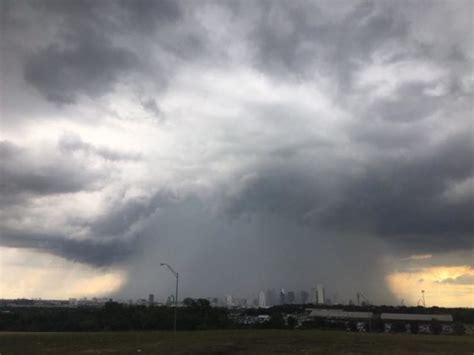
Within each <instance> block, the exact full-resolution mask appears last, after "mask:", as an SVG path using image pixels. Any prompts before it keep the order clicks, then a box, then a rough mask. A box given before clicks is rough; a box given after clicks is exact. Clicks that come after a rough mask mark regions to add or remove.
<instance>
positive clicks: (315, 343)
mask: <svg viewBox="0 0 474 355" xmlns="http://www.w3.org/2000/svg"><path fill="white" fill-rule="evenodd" d="M173 353H175V354H450V355H451V354H469V355H471V354H473V353H474V337H473V336H431V335H410V334H403V335H395V334H361V333H347V332H334V331H317V330H303V331H301V330H300V331H297V330H296V331H290V330H254V331H250V330H222V331H201V332H179V333H178V334H177V335H176V338H175V337H174V336H173V334H172V333H167V332H103V333H8V332H5V333H0V354H1V355H13V354H25V355H29V354H57V355H67V354H173Z"/></svg>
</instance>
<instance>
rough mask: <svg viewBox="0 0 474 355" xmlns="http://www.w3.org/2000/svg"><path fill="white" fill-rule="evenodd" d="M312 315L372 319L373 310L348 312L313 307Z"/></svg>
mask: <svg viewBox="0 0 474 355" xmlns="http://www.w3.org/2000/svg"><path fill="white" fill-rule="evenodd" d="M309 316H310V317H318V318H339V319H370V318H372V312H346V311H344V310H342V309H312V310H311V313H310V314H309Z"/></svg>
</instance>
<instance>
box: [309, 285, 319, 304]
mask: <svg viewBox="0 0 474 355" xmlns="http://www.w3.org/2000/svg"><path fill="white" fill-rule="evenodd" d="M309 301H310V302H311V303H312V304H317V303H318V289H317V288H316V287H313V288H311V294H310V297H309Z"/></svg>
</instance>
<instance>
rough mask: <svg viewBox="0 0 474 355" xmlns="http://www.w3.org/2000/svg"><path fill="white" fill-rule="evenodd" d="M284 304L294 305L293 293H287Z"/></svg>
mask: <svg viewBox="0 0 474 355" xmlns="http://www.w3.org/2000/svg"><path fill="white" fill-rule="evenodd" d="M286 303H288V304H293V303H295V293H294V292H293V291H288V293H287V294H286Z"/></svg>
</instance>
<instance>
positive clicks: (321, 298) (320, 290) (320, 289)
mask: <svg viewBox="0 0 474 355" xmlns="http://www.w3.org/2000/svg"><path fill="white" fill-rule="evenodd" d="M316 289H317V291H318V304H324V302H325V298H324V296H325V295H324V286H323V285H322V284H317V285H316Z"/></svg>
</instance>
